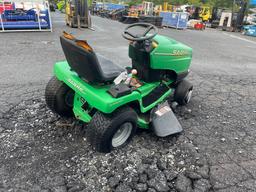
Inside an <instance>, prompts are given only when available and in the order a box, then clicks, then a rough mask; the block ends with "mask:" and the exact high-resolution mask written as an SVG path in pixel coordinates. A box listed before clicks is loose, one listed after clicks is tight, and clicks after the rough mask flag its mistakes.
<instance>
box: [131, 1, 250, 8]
mask: <svg viewBox="0 0 256 192" xmlns="http://www.w3.org/2000/svg"><path fill="white" fill-rule="evenodd" d="M148 1H151V2H154V3H155V5H159V4H163V3H164V2H168V3H170V4H172V5H184V4H189V5H196V6H200V5H209V6H212V7H225V8H230V7H232V4H233V1H234V0H148ZM245 1H247V2H248V0H245ZM141 2H142V0H139V1H138V0H130V1H129V5H138V4H140V3H141Z"/></svg>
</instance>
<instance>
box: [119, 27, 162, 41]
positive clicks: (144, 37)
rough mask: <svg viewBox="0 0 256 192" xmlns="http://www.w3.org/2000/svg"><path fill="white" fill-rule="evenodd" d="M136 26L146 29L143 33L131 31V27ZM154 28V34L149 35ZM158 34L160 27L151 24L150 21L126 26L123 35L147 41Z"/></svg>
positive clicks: (135, 39) (134, 39)
mask: <svg viewBox="0 0 256 192" xmlns="http://www.w3.org/2000/svg"><path fill="white" fill-rule="evenodd" d="M134 27H142V28H145V31H144V33H143V34H133V33H131V32H130V31H129V29H131V28H134ZM152 30H153V34H150V35H147V34H148V33H149V32H150V31H152ZM157 34H158V29H157V27H156V26H154V25H152V24H150V23H135V24H131V25H129V26H128V27H126V28H125V30H124V32H123V34H122V36H123V37H124V38H125V39H127V40H130V41H145V40H148V39H152V38H153V37H155V36H156V35H157Z"/></svg>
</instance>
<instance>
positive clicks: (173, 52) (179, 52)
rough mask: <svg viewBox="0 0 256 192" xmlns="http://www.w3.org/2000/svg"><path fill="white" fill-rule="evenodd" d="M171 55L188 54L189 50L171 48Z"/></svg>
mask: <svg viewBox="0 0 256 192" xmlns="http://www.w3.org/2000/svg"><path fill="white" fill-rule="evenodd" d="M172 55H175V56H183V55H189V52H188V51H186V50H173V51H172Z"/></svg>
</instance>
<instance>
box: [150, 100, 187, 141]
mask: <svg viewBox="0 0 256 192" xmlns="http://www.w3.org/2000/svg"><path fill="white" fill-rule="evenodd" d="M152 112H153V113H152V114H151V118H152V126H153V130H154V132H155V134H156V135H157V136H158V137H166V136H168V135H173V134H177V133H180V132H182V131H183V129H182V126H181V124H180V123H179V121H178V119H177V117H176V116H175V114H174V113H173V111H172V109H171V108H170V106H169V104H168V103H167V102H165V103H163V104H161V105H158V107H156V109H155V110H153V111H152Z"/></svg>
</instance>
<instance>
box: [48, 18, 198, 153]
mask: <svg viewBox="0 0 256 192" xmlns="http://www.w3.org/2000/svg"><path fill="white" fill-rule="evenodd" d="M137 29H140V30H139V31H140V32H138V30H137ZM135 33H137V34H135ZM122 35H123V37H124V38H125V39H127V40H129V57H130V58H131V61H132V65H131V67H127V68H125V69H124V68H121V67H119V66H118V65H116V64H114V63H113V62H112V61H110V60H108V59H106V58H105V57H103V56H101V55H99V54H97V53H95V52H94V50H93V49H92V47H91V46H90V45H89V44H88V43H87V42H86V41H85V40H79V39H76V38H75V37H74V36H72V35H71V34H68V33H65V32H64V34H63V35H62V36H61V37H60V41H61V45H62V48H63V51H64V54H65V57H66V61H63V62H58V63H56V64H55V66H54V77H53V78H52V79H51V80H50V81H49V83H48V85H47V87H46V91H45V99H46V103H47V105H48V107H49V108H50V109H51V110H52V111H53V112H55V113H57V114H58V115H60V116H63V117H75V118H76V119H78V120H80V121H81V122H83V123H85V124H87V129H88V131H87V136H88V140H89V141H90V143H91V145H92V146H93V148H94V149H95V150H97V151H99V152H110V151H111V150H112V149H115V148H120V147H123V146H124V145H126V144H127V143H128V142H129V141H130V140H131V138H132V136H134V134H135V133H136V129H137V127H138V128H142V129H152V130H153V131H154V132H155V134H156V135H157V136H159V137H165V136H168V135H172V134H177V133H180V132H181V131H182V127H181V125H180V124H179V121H178V120H177V118H176V117H175V115H174V113H173V111H172V109H171V107H170V102H177V103H178V104H180V105H185V104H187V103H189V101H190V99H191V95H192V91H193V86H192V84H191V83H189V82H188V81H186V80H184V79H185V77H186V76H187V75H188V73H189V66H190V63H191V58H192V49H191V48H190V47H188V46H186V45H184V44H182V43H179V42H177V41H175V40H173V39H171V38H168V37H165V36H161V35H158V29H157V28H156V27H155V26H154V25H151V24H148V23H136V24H132V25H129V26H128V27H127V28H126V29H125V30H124V32H123V34H122Z"/></svg>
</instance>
